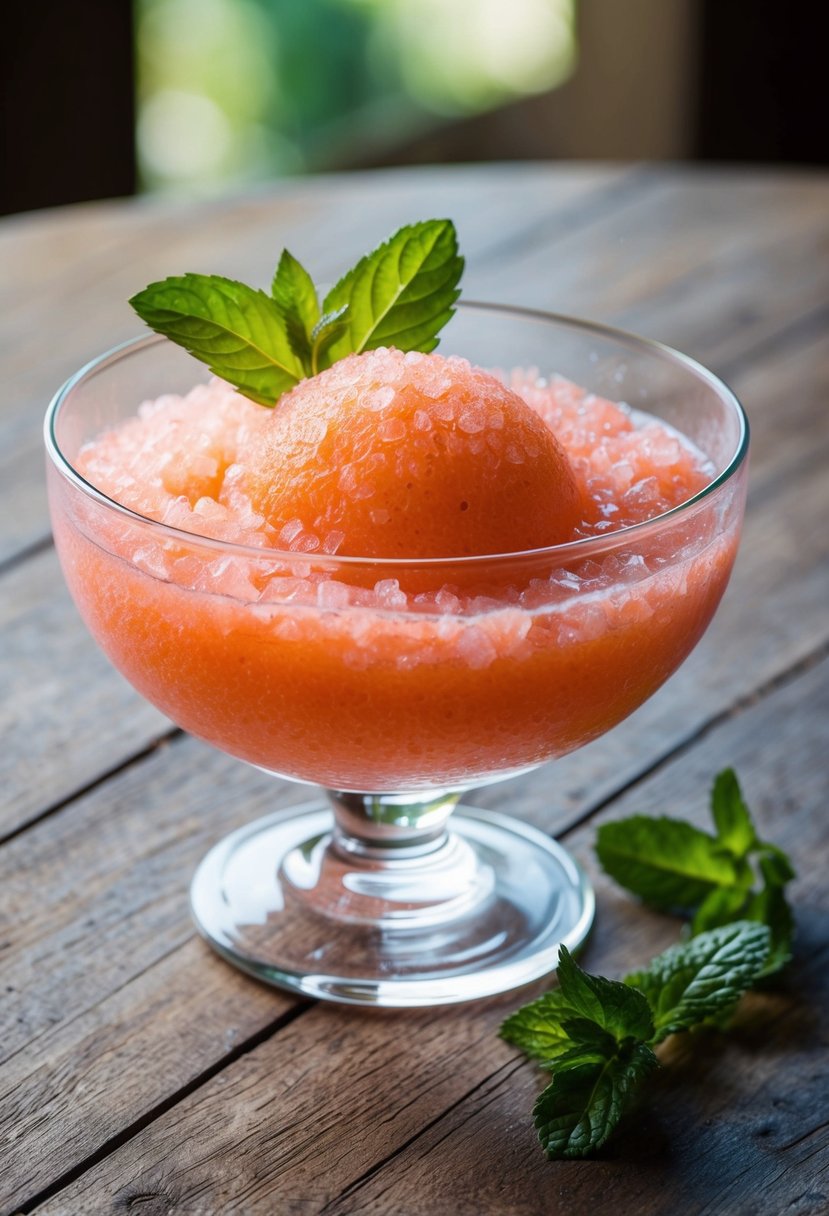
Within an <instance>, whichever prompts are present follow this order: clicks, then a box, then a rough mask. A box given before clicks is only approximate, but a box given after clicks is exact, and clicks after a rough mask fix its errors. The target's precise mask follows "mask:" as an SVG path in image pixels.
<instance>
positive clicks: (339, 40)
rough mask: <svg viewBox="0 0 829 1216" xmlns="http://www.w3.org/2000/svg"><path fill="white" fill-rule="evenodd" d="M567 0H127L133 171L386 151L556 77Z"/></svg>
mask: <svg viewBox="0 0 829 1216" xmlns="http://www.w3.org/2000/svg"><path fill="white" fill-rule="evenodd" d="M574 6H575V0H508V2H505V0H305V2H302V0H135V31H136V75H137V80H136V86H137V101H138V113H137V121H138V125H137V150H138V169H139V180H140V182H141V183H142V185H143V186H145V187H147V188H151V189H158V188H170V187H178V186H189V187H196V188H204V187H209V186H211V185H214V184H217V183H220V184H225V183H227V182H238V181H250V180H255V179H257V178H267V177H273V176H274V175H279V174H285V173H301V172H308V171H314V170H321V169H337V168H345V167H350V166H352V165H355V164H366V163H375V162H382V161H384V160H386V159H388V158H394V156H395V153H396V151H397V149H398V148H399V147H400V145H401V144H405V143H409V144H410V143H411V142H412V141H413V140H415V139H418V138H421V137H422V136H423V135H424V134H427V133H431V132H433V131H435V130H439V129H440V128H441V127H444V126H446V125H448V124H450V123H451V122H452V121H453V120H456V119H458V118H460V117H467V116H469V115H477V114H481V113H486V112H487V111H490V110H493V109H495V108H496V107H498V106H502V105H504V104H505V103H507V102H512V101H515V100H516V99H518V98H521V97H526V96H528V95H531V94H536V93H544V92H546V91H548V90H550V89H552V88H555V87H556V86H557V85H559V84H561V82H562V81H563V80H564V79H565V78H566V77H567V76H568V75H570V73H571V72H572V71H573V68H574V66H575V60H576V39H575V30H574Z"/></svg>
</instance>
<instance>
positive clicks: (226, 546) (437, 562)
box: [43, 300, 750, 572]
mask: <svg viewBox="0 0 829 1216" xmlns="http://www.w3.org/2000/svg"><path fill="white" fill-rule="evenodd" d="M457 307H458V309H462V310H463V311H464V312H466V311H470V312H472V311H480V312H494V313H506V314H509V315H511V316H518V317H525V318H527V319H529V320H533V321H542V322H548V323H553V324H555V325H557V326H559V327H562V328H566V329H571V330H574V331H577V332H580V333H582V334H593V335H595V336H596V337H600V338H604V339H606V340H609V341H613V342H616V343H618V344H620V345H627V346H630V347H633V348H634V349H636V350H638V351H639V352H640V353H641V354H645V355H652V356H658V357H659V358H661V359H663V360H667V361H668V362H672V363H674V364H677V365H678V366H679V367H680V368H682V369H683V370H684V371H686V372H689V373H691V375H693V376H695V377H696V378H697V379H698V380H701V381H702V382H703V383H704V384H706V385H707V386H708V387H709V388H710V389H712V390H713V392H714V393H715V394H716V395H717V396H718V397H719V398H720V399H721V400H722V401H723V402H724V403H725V405H726V406H727V407H729V408H730V409H731V410H732V411H733V412H734V414H735V416H736V418H737V423H738V440H737V445H736V449H735V451H734V454H733V455H732V457H731V459H730V460H729V461H728V463H727V464H726V466H725V467H724V468H723V470H722V472H721V473H719V474H718V475H717V476H716V477H715V478H714V479H713V480H712V481H710V482H709V483H708V484H707V485H705V486H703V488H702V489H701V490H698V491H697V493H696V494H694V495H692V496H691V497H690V498H688V499H686V500H685V501H684V502H681V503H679V504H678V505H677V506H675V507H671V508H670V509H669V510H668V511H663V512H661V513H660V514H659V515H654V516H653V517H652V518H650V519H645V520H641V521H640V522H639V523H636V524H631V525H629V526H627V527H624V528H619V529H617V530H615V531H612V532H604V533H601V534H599V535H597V536H584V537H580V538H579V539H578V540H573V541H566V542H565V543H564V544H559V545H548V546H546V547H545V548H541V549H523V550H519V551H516V552H514V553H476V554H472V555H470V556H466V557H419V558H401V557H358V556H352V555H346V554H343V555H340V554H336V553H333V554H330V553H321V552H320V551H319V550H315V551H312V552H300V551H297V550H295V549H273V548H270V547H260V546H256V545H244V544H240V543H239V542H237V541H230V540H221V539H218V538H216V537H211V536H202V535H201V534H200V533H197V532H187V531H185V530H184V529H183V528H176V527H173V526H172V525H171V524H165V523H162V522H161V521H160V520H156V519H152V518H150V517H149V516H147V515H141V514H140V513H139V512H137V511H134V510H133V509H132V508H131V507H127V506H125V505H124V504H123V503H120V502H118V501H117V500H116V499H114V498H110V497H109V495H107V494H105V493H104V492H103V491H102V490H99V489H98V488H97V487H96V486H94V485H93V484H92V483H91V482H89V481H87V480H86V478H84V477H83V476H82V475H81V474H80V473H79V472H78V471H77V469H76V468H75V467H74V465H73V464H72V462H71V461H70V460H69V458H68V457H67V456H66V455H65V453H64V452H63V451H62V450H61V447H60V444H59V443H58V439H57V435H56V430H55V428H56V423H57V419H58V416H59V414H60V411H61V408H62V407H63V405H64V403H65V401H66V400H67V398H68V396H69V394H70V393H71V392H72V390H73V389H74V388H76V387H77V385H79V384H80V383H81V382H82V381H83V380H84V379H86V378H87V377H89V376H92V375H93V374H95V373H97V372H99V371H102V370H103V369H105V368H106V367H109V366H110V365H111V364H113V363H116V362H117V361H118V360H119V359H121V358H123V357H124V356H125V355H128V354H136V353H138V352H139V351H141V350H143V349H145V348H150V347H153V346H155V345H158V344H160V343H162V342H167V341H169V339H167V338H166V337H165V336H164V335H162V334H156V333H149V334H144V335H142V336H139V337H135V338H128V339H127V340H126V341H124V342H119V343H118V344H117V345H116V346H113V347H110V349H109V350H106V351H104V352H103V353H102V354H100V355H96V356H95V357H94V358H93V359H90V360H89V361H88V362H87V363H85V364H84V365H83V366H82V367H80V368H79V369H78V370H77V371H76V372H75V373H74V374H73V375H71V376H70V377H69V378H68V380H66V381H65V382H64V383H63V384H62V385H61V387H60V388H59V389H58V391H57V392H56V393H55V395H54V396H53V397H52V400H51V401H50V402H49V405H48V407H47V410H46V415H45V418H44V422H43V434H44V442H45V446H46V451H47V454H48V456H49V458H50V460H51V462H52V464H53V465H54V466H55V468H56V470H57V471H58V472H59V473H60V474H61V475H62V476H63V477H64V478H65V479H66V480H67V481H69V482H71V483H72V484H73V485H74V486H75V487H76V489H78V490H80V491H81V492H82V493H83V494H84V495H85V496H86V497H88V498H90V499H92V500H93V501H95V502H97V503H99V504H100V505H101V506H103V507H105V508H107V509H108V510H110V511H112V512H114V513H115V514H117V515H121V516H124V517H126V518H127V519H129V520H130V521H132V522H133V523H137V524H141V525H144V526H145V527H149V528H150V529H152V530H153V531H157V532H158V533H159V535H161V536H165V537H167V538H169V539H171V540H175V541H177V542H179V543H182V542H186V543H187V544H190V545H195V546H196V547H206V548H209V549H212V550H214V551H215V550H217V549H218V550H221V551H222V552H224V553H231V554H237V555H239V556H240V557H241V556H244V557H248V558H250V557H255V558H257V559H259V560H260V561H261V560H263V559H271V560H279V561H281V562H285V561H290V562H297V561H303V562H311V563H312V564H313V565H314V566H327V565H330V566H332V567H337V568H341V567H350V568H352V569H353V568H357V567H363V568H365V567H367V566H370V567H378V568H381V569H383V570H385V571H387V572H391V571H393V570H395V569H400V570H403V569H405V570H416V569H434V568H435V567H445V568H458V567H463V568H466V567H473V568H474V567H479V566H483V565H490V564H492V563H504V562H517V561H531V560H533V559H545V558H547V557H548V556H552V555H555V556H556V557H560V558H561V559H562V560H568V559H569V558H570V557H574V558H575V557H578V558H587V557H589V556H590V554H591V553H593V552H595V551H597V550H601V551H602V552H603V553H604V552H607V550H608V548H617V547H620V546H621V545H624V544H626V543H627V539H628V538H629V537H631V536H633V535H634V534H635V535H636V537H637V538H643V537H644V536H645V534H646V533H649V532H657V531H661V530H662V529H663V528H665V527H666V526H670V524H671V523H673V521H674V520H676V518H677V517H679V516H686V515H688V514H696V508H698V507H699V506H700V505H701V504H702V503H703V502H704V501H705V500H706V499H708V498H709V497H710V496H711V495H712V494H715V493H716V492H717V491H718V490H719V489H720V488H721V487H722V486H724V485H725V484H726V483H727V482H728V481H730V480H731V478H732V477H733V476H734V475H735V473H736V472H737V471H738V469H739V468H740V467H741V466H742V465H743V463H744V462H745V459H746V456H747V454H748V447H749V435H750V431H749V424H748V418H747V417H746V413H745V410H744V409H743V406H742V404H741V402H740V400H739V398H738V397H737V395H736V393H734V392H733V390H732V389H731V388H730V387H729V386H728V385H727V384H726V382H725V381H724V380H722V379H721V378H720V377H719V376H717V375H715V373H714V372H712V371H710V370H709V369H708V368H707V367H705V366H704V364H702V363H699V362H698V361H697V360H696V359H693V358H691V356H690V355H685V354H683V353H682V352H681V351H678V350H675V349H674V348H673V347H671V346H667V345H666V344H665V343H662V342H657V341H656V340H655V339H653V338H644V337H640V336H639V335H638V334H632V333H628V332H627V331H626V330H623V329H618V328H616V327H614V326H611V325H605V324H603V323H601V322H597V321H589V320H585V319H583V318H580V317H571V316H567V315H565V314H563V313H554V312H547V311H545V310H543V309H537V308H528V307H525V306H522V305H514V304H497V303H492V302H486V301H480V300H463V301H460V302H459V303H458V305H457ZM194 362H196V361H195V360H194Z"/></svg>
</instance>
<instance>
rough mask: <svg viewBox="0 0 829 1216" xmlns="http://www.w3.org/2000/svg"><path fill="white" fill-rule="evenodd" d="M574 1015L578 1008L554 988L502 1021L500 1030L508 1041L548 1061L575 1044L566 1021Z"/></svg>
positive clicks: (544, 1062) (535, 1057) (530, 1054)
mask: <svg viewBox="0 0 829 1216" xmlns="http://www.w3.org/2000/svg"><path fill="white" fill-rule="evenodd" d="M574 1015H575V1011H574V1010H573V1009H571V1007H570V1006H569V1005H568V1003H567V1001H566V1000H565V999H564V996H563V994H562V992H561V989H560V988H554V989H553V990H552V992H545V993H544V995H543V996H540V997H539V998H538V1000H537V1001H530V1003H529V1004H527V1005H522V1007H521V1008H520V1009H518V1010H517V1011H516V1012H515V1013H513V1014H511V1015H510V1017H508V1018H507V1019H506V1021H504V1022H503V1023H502V1024H501V1029H500V1030H499V1031H498V1033H499V1034H500V1036H501V1038H502V1039H505V1040H506V1042H507V1043H512V1044H514V1046H515V1047H520V1048H521V1050H522V1051H523V1052H526V1054H527V1055H528V1056H531V1057H532V1058H533V1059H534V1060H539V1061H541V1063H542V1064H546V1063H547V1062H548V1061H549V1060H553V1059H555V1058H556V1056H560V1055H561V1053H562V1052H564V1051H567V1050H569V1048H570V1047H571V1046H572V1042H571V1039H570V1036H569V1035H568V1034H567V1032H566V1031H565V1029H564V1027H563V1026H562V1021H563V1019H565V1018H567V1017H572V1016H574Z"/></svg>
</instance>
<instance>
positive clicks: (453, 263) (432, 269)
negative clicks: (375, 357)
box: [323, 220, 463, 367]
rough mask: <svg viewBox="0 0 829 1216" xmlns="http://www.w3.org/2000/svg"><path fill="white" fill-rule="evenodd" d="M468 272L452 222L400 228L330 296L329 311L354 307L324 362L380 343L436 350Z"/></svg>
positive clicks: (329, 361) (350, 271) (356, 267)
mask: <svg viewBox="0 0 829 1216" xmlns="http://www.w3.org/2000/svg"><path fill="white" fill-rule="evenodd" d="M462 271H463V258H462V257H460V256H459V255H458V239H457V234H456V232H455V226H454V224H453V223H452V221H451V220H426V221H424V222H423V223H419V224H409V225H407V226H406V227H404V228H401V229H399V231H398V232H396V233H395V234H394V235H393V236H392V237H390V238H389V239H388V240H387V241H386V242H384V244H382V245H380V246H379V247H378V248H377V249H375V250H374V251H373V252H372V253H369V254H367V255H366V256H365V257H364V258H361V259H360V261H359V262H358V263H357V265H356V266H355V267H354V268H353V269H352V270H349V271H348V273H347V274H346V275H344V276H343V278H341V279H340V281H339V282H338V283H337V284H336V285H335V286H334V287H333V288H332V289H331V291H330V292H329V293H328V295H327V296H326V297H325V301H324V304H323V310H324V311H325V312H326V313H329V312H336V311H337V310H338V309H340V308H342V307H343V305H348V319H347V324H346V326H345V329H344V331H343V332H342V333H340V334H339V335H338V336H337V337H336V339H335V340H334V341H333V342H332V344H331V345H330V346H329V347H328V349H327V350H326V352H325V361H324V366H326V367H328V366H330V365H331V363H333V362H335V361H336V360H337V359H341V358H342V357H343V356H344V355H347V354H351V353H353V352H356V353H359V352H360V351H364V350H374V349H376V348H377V347H378V346H396V347H397V348H398V350H421V351H430V350H434V348H435V347H436V346H437V344H438V339H437V334H438V333H439V331H440V330H441V329H442V328H443V326H444V325H445V324H446V322H447V321H448V320H449V318H450V317H451V316H452V314H453V312H454V311H455V310H454V308H453V307H452V305H453V304H454V303H455V301H456V300H457V298H458V296H459V295H460V292H459V291H458V288H457V284H458V280H459V279H460V277H461V273H462Z"/></svg>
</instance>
